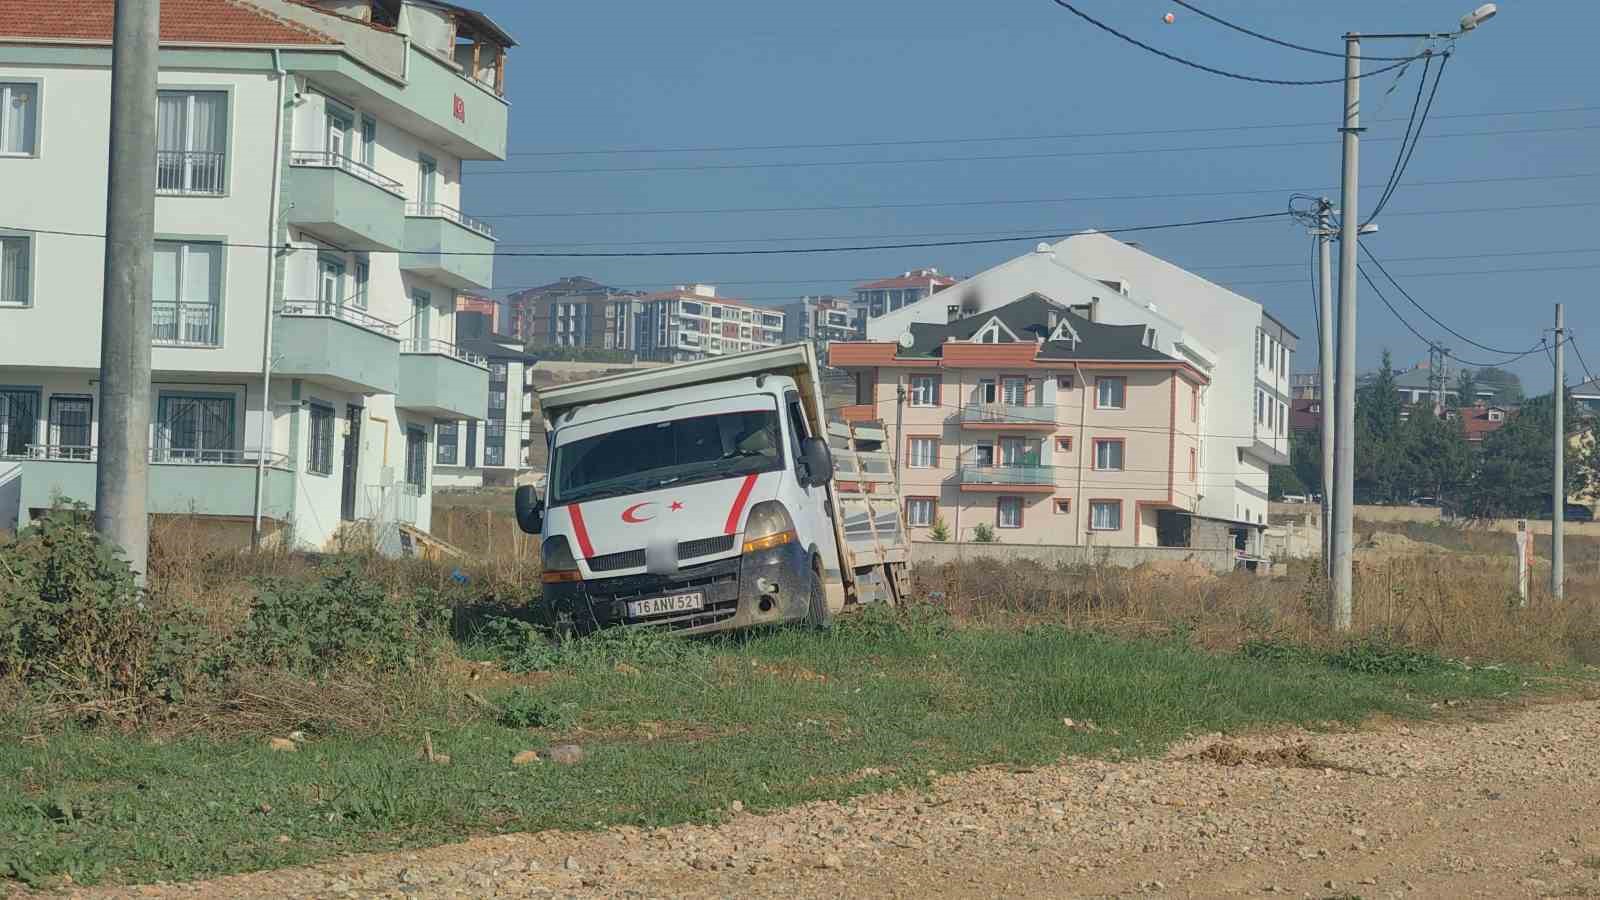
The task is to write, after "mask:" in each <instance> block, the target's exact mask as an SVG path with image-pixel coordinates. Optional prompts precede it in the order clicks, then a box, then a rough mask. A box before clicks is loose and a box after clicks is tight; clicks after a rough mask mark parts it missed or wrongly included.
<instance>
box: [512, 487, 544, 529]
mask: <svg viewBox="0 0 1600 900" xmlns="http://www.w3.org/2000/svg"><path fill="white" fill-rule="evenodd" d="M517 527H518V528H521V529H522V530H523V531H525V532H527V533H528V534H539V533H540V532H542V531H544V501H543V500H540V499H539V492H538V491H537V490H535V489H534V487H533V485H531V484H525V485H523V486H521V487H519V488H517Z"/></svg>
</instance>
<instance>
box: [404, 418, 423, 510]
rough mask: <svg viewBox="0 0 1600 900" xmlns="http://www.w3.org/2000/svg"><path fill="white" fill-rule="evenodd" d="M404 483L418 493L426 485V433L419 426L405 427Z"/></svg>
mask: <svg viewBox="0 0 1600 900" xmlns="http://www.w3.org/2000/svg"><path fill="white" fill-rule="evenodd" d="M406 484H409V485H411V486H412V487H414V488H416V489H417V493H419V494H420V493H422V491H423V489H424V488H426V487H427V486H428V433H427V432H425V431H423V430H422V429H421V428H407V429H406Z"/></svg>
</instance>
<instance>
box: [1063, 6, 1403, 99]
mask: <svg viewBox="0 0 1600 900" xmlns="http://www.w3.org/2000/svg"><path fill="white" fill-rule="evenodd" d="M1052 2H1053V3H1055V5H1057V6H1059V7H1061V8H1062V9H1065V10H1067V11H1068V12H1070V13H1072V14H1073V15H1075V16H1077V17H1078V18H1080V19H1082V20H1084V21H1085V22H1088V23H1089V24H1090V25H1093V26H1094V27H1096V28H1098V29H1100V30H1101V31H1104V32H1106V33H1108V34H1111V35H1114V36H1116V37H1119V38H1121V39H1122V40H1124V41H1127V42H1128V43H1130V44H1132V45H1134V46H1135V47H1138V48H1140V49H1141V50H1146V51H1148V52H1150V53H1154V54H1155V55H1157V56H1159V57H1161V58H1162V59H1167V60H1171V61H1172V62H1175V63H1178V64H1179V65H1184V66H1188V67H1189V68H1191V69H1199V70H1200V71H1202V72H1210V73H1211V74H1212V75H1221V76H1222V77H1224V78H1232V79H1234V80H1236V81H1248V82H1252V83H1255V84H1270V85H1276V86H1280V87H1282V86H1287V87H1307V86H1312V85H1319V84H1343V83H1344V78H1343V77H1342V76H1341V77H1339V78H1321V79H1315V80H1310V81H1303V80H1294V79H1287V78H1267V77H1263V76H1260V75H1244V74H1241V73H1238V72H1229V71H1227V70H1226V69H1218V68H1216V67H1214V66H1208V65H1206V64H1204V63H1198V62H1195V61H1194V60H1191V59H1185V58H1183V57H1181V56H1178V55H1176V54H1173V53H1168V52H1167V51H1165V50H1161V49H1159V48H1157V47H1153V46H1151V45H1150V44H1146V43H1145V42H1144V41H1141V40H1139V39H1138V38H1136V37H1133V36H1131V35H1127V34H1123V33H1122V32H1120V31H1118V30H1117V29H1115V28H1112V27H1111V26H1110V25H1107V24H1106V23H1104V22H1102V21H1100V20H1099V19H1096V18H1094V17H1093V16H1091V15H1089V14H1088V13H1086V12H1084V11H1083V10H1080V9H1078V8H1077V7H1076V6H1073V5H1072V4H1071V3H1068V2H1067V0H1052ZM1415 58H1416V57H1409V58H1407V59H1403V60H1401V61H1400V62H1394V63H1390V64H1389V65H1387V66H1383V67H1382V68H1378V69H1373V70H1372V71H1370V72H1363V73H1362V74H1360V75H1357V76H1356V77H1357V78H1371V77H1372V76H1374V75H1382V74H1383V73H1384V72H1388V71H1391V70H1394V69H1398V68H1400V67H1401V66H1403V65H1405V64H1406V63H1408V62H1411V60H1413V59H1415Z"/></svg>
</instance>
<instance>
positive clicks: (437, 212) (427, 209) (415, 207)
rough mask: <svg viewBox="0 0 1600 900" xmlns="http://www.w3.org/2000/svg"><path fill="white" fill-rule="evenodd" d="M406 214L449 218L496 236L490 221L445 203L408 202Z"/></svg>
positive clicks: (466, 226)
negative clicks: (474, 216)
mask: <svg viewBox="0 0 1600 900" xmlns="http://www.w3.org/2000/svg"><path fill="white" fill-rule="evenodd" d="M406 215H408V216H418V217H420V218H426V219H449V220H450V221H452V222H454V223H456V224H457V225H460V226H461V227H462V228H469V229H471V230H473V231H476V232H477V233H479V234H481V235H483V236H484V237H486V238H490V239H493V238H494V228H493V226H491V225H490V224H489V223H488V222H480V221H478V220H477V219H474V218H473V217H471V216H469V215H467V214H466V213H464V212H462V211H461V210H459V209H456V208H455V207H454V206H446V205H445V204H443V203H407V204H406Z"/></svg>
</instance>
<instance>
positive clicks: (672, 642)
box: [478, 617, 707, 673]
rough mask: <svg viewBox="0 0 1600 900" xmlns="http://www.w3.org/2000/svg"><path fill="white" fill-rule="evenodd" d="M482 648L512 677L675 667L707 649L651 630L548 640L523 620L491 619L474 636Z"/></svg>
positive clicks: (615, 630)
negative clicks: (622, 667)
mask: <svg viewBox="0 0 1600 900" xmlns="http://www.w3.org/2000/svg"><path fill="white" fill-rule="evenodd" d="M478 640H479V641H480V646H482V647H483V648H484V649H485V650H487V651H489V653H490V654H491V655H493V656H494V657H495V658H496V659H498V660H499V661H500V665H501V666H502V667H504V668H505V669H506V670H507V671H510V672H518V673H522V672H548V671H552V670H555V669H608V668H613V667H615V666H618V665H629V666H633V667H635V668H646V667H655V668H660V667H666V666H674V665H678V664H680V663H684V662H687V661H692V660H698V659H704V658H705V657H706V655H707V649H706V645H705V643H703V642H700V641H692V640H684V639H682V638H677V637H673V636H671V635H670V634H665V633H662V632H659V631H652V630H650V629H637V630H636V629H632V628H607V629H604V630H601V631H597V632H595V633H594V634H590V635H587V636H585V637H581V638H568V639H565V640H561V641H552V640H550V639H549V638H547V637H546V636H545V634H544V633H543V632H541V631H540V630H539V629H538V628H537V627H535V626H533V625H530V624H529V623H527V622H524V621H522V620H521V619H512V618H508V617H496V618H491V619H490V620H489V621H488V622H486V623H485V624H484V626H483V628H482V629H481V630H480V631H479V632H478Z"/></svg>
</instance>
